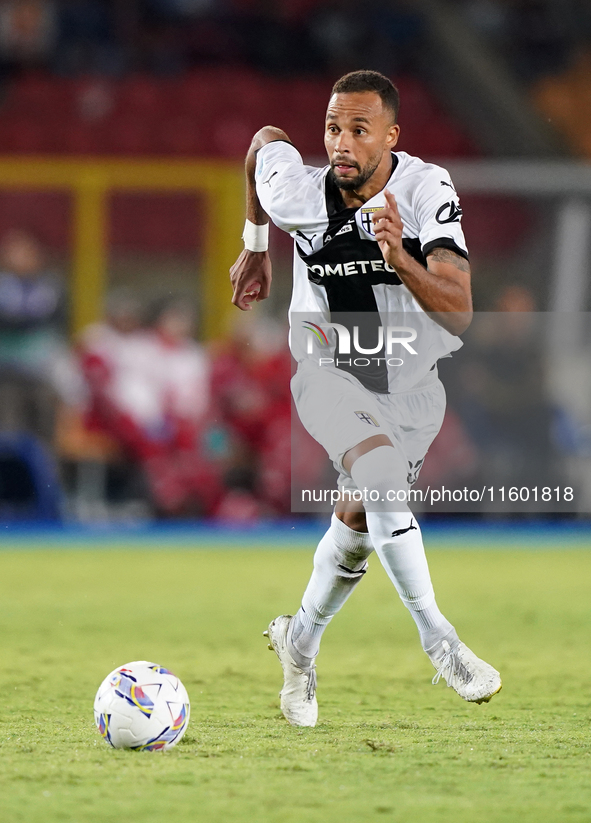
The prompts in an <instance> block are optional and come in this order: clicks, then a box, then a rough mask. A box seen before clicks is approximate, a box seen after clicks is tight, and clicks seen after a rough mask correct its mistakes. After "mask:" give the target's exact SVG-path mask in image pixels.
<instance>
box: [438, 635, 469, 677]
mask: <svg viewBox="0 0 591 823" xmlns="http://www.w3.org/2000/svg"><path fill="white" fill-rule="evenodd" d="M443 648H444V654H443V657H442V658H441V661H440V663H439V666H438V669H437V672H436V674H435V676H434V677H433V680H432V681H431V682H432V683H433V685H434V686H436V685H437V684H438V683H439V681H440V680H441V678H442V677H443V678H444V679H445V681H446V682H447V685H448V686H451V683H449V682H448V678H449V679H450V680H451V679H452V678H453V677H459V678H461V679H462V680H463V681H464V683H470V681H471V680H472V679H473V678H474V675H473V674H472V672H470V671H468V669H467V667H466V665H465V664H464V663H462V661H461V660H460V658H459V655H458V653H457V649H452V648H451V646H450V645H449V643H448V642H447V641H446V640H444V641H443Z"/></svg>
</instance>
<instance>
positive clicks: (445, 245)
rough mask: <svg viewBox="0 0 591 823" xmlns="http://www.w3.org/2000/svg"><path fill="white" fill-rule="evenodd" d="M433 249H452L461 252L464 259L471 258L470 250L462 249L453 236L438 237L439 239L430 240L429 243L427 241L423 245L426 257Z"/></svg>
mask: <svg viewBox="0 0 591 823" xmlns="http://www.w3.org/2000/svg"><path fill="white" fill-rule="evenodd" d="M433 249H449V250H450V251H453V252H455V253H456V254H459V255H460V257H463V258H464V260H470V258H469V257H468V252H467V251H464V249H461V248H460V247H459V246H458V244H457V243H456V242H454V241H453V240H452V239H451V237H438V238H437V240H429V242H428V243H425V245H424V246H423V254H424V255H425V258H426V257H427V255H429V254H431V252H432V251H433Z"/></svg>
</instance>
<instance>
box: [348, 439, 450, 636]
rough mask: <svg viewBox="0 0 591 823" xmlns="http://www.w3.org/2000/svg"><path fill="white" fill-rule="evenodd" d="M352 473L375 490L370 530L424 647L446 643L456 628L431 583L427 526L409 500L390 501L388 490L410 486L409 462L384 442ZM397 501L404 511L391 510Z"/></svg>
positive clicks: (369, 515)
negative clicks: (425, 536) (425, 535)
mask: <svg viewBox="0 0 591 823" xmlns="http://www.w3.org/2000/svg"><path fill="white" fill-rule="evenodd" d="M351 476H352V477H353V480H354V481H355V485H356V486H357V488H358V489H368V490H375V491H376V492H377V494H374V497H376V498H377V500H376V501H375V502H373V503H369V504H367V505H366V510H367V509H370V508H371V509H373V511H366V518H367V528H368V530H369V534H370V537H371V541H372V543H373V545H374V547H375V550H376V554H377V555H378V557H379V558H380V561H381V563H382V565H383V566H384V568H385V570H386V572H387V574H388V576H389V577H390V579H391V580H392V582H393V583H394V586H395V587H396V590H397V592H398V594H399V595H400V599H401V600H402V602H403V603H404V605H405V606H406V608H407V609H408V610H409V612H410V613H411V615H412V617H413V619H414V621H415V623H416V625H417V628H418V630H419V634H420V637H421V643H422V645H423V648H424V649H425V650H426V651H428V650H429V649H432V648H433V647H434V646H436V645H437V644H438V643H440V641H441V639H443V637H445V636H446V635H447V634H448V633H449V632H450V631H453V626H452V625H451V623H449V621H448V620H446V619H445V617H444V616H443V615H442V613H441V612H440V611H439V608H438V606H437V603H436V602H435V593H434V591H433V586H432V584H431V576H430V574H429V566H428V564H427V558H426V556H425V549H424V546H423V539H422V536H421V530H420V528H419V524H418V523H417V521H416V519H415V517H414V515H413V514H412V512H411V511H410V509H408V507H407V506H406V504H405V503H396V504H393V503H391V502H388V499H387V494H388V491H398V490H400V489H408V483H407V480H406V465H405V462H404V460H403V459H402V458H401V456H400V452H399V451H398V450H397V449H395V448H394V447H392V446H379V447H378V448H377V449H372V450H371V451H370V452H367V453H366V454H364V455H362V456H361V457H359V458H358V459H357V460H356V461H355V463H354V464H353V467H352V470H351ZM394 505H396V506H397V507H398V508H400V509H402V511H391V509H392V507H393V506H394Z"/></svg>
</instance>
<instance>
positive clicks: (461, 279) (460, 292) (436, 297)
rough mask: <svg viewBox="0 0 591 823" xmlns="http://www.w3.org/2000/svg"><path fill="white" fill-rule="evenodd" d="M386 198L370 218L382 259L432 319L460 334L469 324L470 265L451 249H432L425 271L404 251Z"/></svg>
mask: <svg viewBox="0 0 591 823" xmlns="http://www.w3.org/2000/svg"><path fill="white" fill-rule="evenodd" d="M385 195H386V207H385V208H384V209H383V210H381V211H379V212H375V214H374V216H373V221H374V225H375V236H376V240H377V241H378V243H379V246H380V249H381V250H382V254H383V255H384V260H385V261H386V263H388V264H389V265H391V266H393V268H394V269H395V270H396V273H397V274H398V276H399V277H400V279H401V280H402V282H403V283H404V284H405V286H407V287H408V289H409V290H410V291H411V292H412V294H413V295H414V297H415V298H416V300H417V302H418V303H419V305H420V306H421V308H422V309H424V310H425V311H426V312H428V313H429V314H430V315H431V317H432V318H433V320H435V321H436V322H437V323H439V325H440V326H443V328H444V329H446V330H447V331H449V332H451V333H452V334H456V335H458V334H461V333H462V332H464V331H466V329H467V328H468V326H469V325H470V323H471V321H472V292H471V288H470V264H469V263H468V261H467V260H466V259H465V258H464V257H462V256H461V255H460V254H457V253H456V252H454V251H452V250H450V249H445V248H434V249H432V250H431V251H430V252H429V254H428V255H427V268H425V267H424V266H422V265H421V264H420V263H419V262H418V261H417V260H415V259H414V258H413V257H411V256H410V254H408V252H407V251H405V249H404V247H403V245H402V229H403V226H402V220H401V218H400V214H399V212H398V207H397V205H396V199H395V197H394V195H393V194H391V192H389V191H386V192H385Z"/></svg>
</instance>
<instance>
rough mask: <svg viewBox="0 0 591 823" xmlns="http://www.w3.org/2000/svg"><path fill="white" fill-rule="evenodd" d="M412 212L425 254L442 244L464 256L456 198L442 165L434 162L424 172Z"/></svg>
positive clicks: (464, 241) (456, 195)
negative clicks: (433, 164) (432, 165)
mask: <svg viewBox="0 0 591 823" xmlns="http://www.w3.org/2000/svg"><path fill="white" fill-rule="evenodd" d="M414 212H415V216H416V219H417V223H418V226H419V240H420V241H421V249H422V252H423V254H424V255H425V257H426V256H427V255H428V254H429V253H430V252H431V251H433V249H436V248H444V249H450V250H451V251H454V252H456V254H459V255H461V256H462V257H465V258H466V259H468V249H467V246H466V240H465V239H464V232H463V231H462V224H461V220H462V208H461V206H460V199H459V197H458V194H457V192H456V190H455V188H454V185H453V183H452V181H451V178H450V176H449V173H448V172H447V171H445V169H442V168H439V167H438V166H435V167H434V168H432V169H431V170H430V171H429V172H428V174H426V175H425V178H424V180H423V181H422V182H421V184H420V185H419V186H418V187H417V191H416V194H415V201H414Z"/></svg>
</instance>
